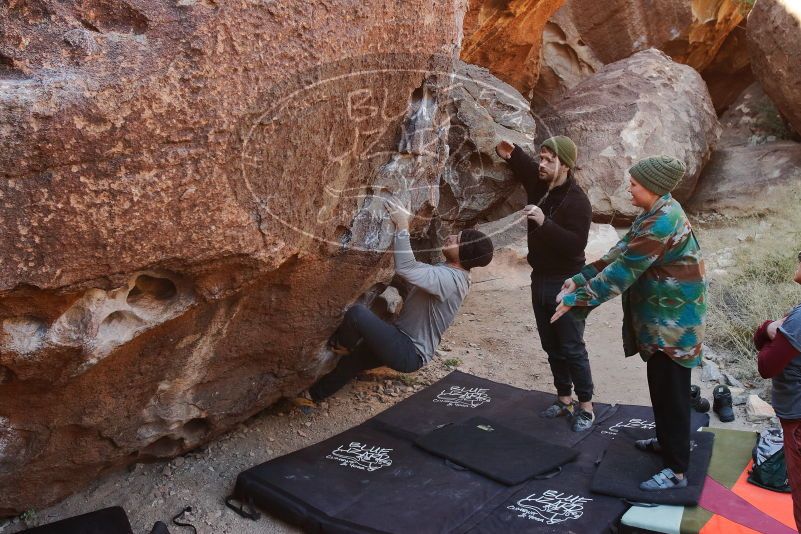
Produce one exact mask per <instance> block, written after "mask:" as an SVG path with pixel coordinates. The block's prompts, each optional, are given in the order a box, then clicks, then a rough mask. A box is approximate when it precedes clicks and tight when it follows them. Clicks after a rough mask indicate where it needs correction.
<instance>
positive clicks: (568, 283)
mask: <svg viewBox="0 0 801 534" xmlns="http://www.w3.org/2000/svg"><path fill="white" fill-rule="evenodd" d="M576 289H578V286H577V285H576V283H575V282H574V281H573V279H572V278H568V279H567V280H565V283H564V284H562V289H560V290H559V294H558V295H556V302H557V303H559V302H562V297H564V296H565V295H567V294H568V293H573V292H574V291H576Z"/></svg>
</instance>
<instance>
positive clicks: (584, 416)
mask: <svg viewBox="0 0 801 534" xmlns="http://www.w3.org/2000/svg"><path fill="white" fill-rule="evenodd" d="M593 421H595V412H590V411H587V410H585V409H583V408H581V407H577V408H576V411H575V413H573V418H572V419H571V421H570V430H572V431H573V432H584V431H585V430H589V429H590V428H592V423H593Z"/></svg>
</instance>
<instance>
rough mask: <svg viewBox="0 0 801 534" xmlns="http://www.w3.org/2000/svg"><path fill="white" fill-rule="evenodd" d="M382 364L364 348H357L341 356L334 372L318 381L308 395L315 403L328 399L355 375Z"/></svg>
mask: <svg viewBox="0 0 801 534" xmlns="http://www.w3.org/2000/svg"><path fill="white" fill-rule="evenodd" d="M382 365H383V364H382V363H381V361H380V360H379V359H378V358H376V357H375V356H374V355H373V354H371V353H370V351H369V350H367V347H365V346H363V345H362V346H359V347H357V348H356V349H355V350H354V351H353V352H352V353H351V354H348V355H346V356H342V357H341V358H340V359H339V362H337V365H336V367H334V370H333V371H331V372H330V373H328V374H327V375H325V376H324V377H322V378H321V379H319V380H318V381H317V382H315V383H314V385H313V386H312V387H310V388H309V395H311V398H312V400H314V401H315V402H320V401H321V400H323V399H325V398H327V397H330V396H331V395H333V394H334V393H336V392H337V391H339V390H340V389H342V387H343V386H344V385H345V384H347V383H348V382H350V381H351V380H353V379H354V378H355V377H356V375H358V374H359V373H361V372H362V371H367V370H368V369H375V368H376V367H381V366H382Z"/></svg>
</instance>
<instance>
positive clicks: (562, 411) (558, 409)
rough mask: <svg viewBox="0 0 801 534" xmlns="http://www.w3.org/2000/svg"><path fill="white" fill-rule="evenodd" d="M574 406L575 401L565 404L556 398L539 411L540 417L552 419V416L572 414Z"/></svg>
mask: <svg viewBox="0 0 801 534" xmlns="http://www.w3.org/2000/svg"><path fill="white" fill-rule="evenodd" d="M575 408H576V403H575V402H571V403H570V404H565V403H564V402H562V401H560V400H559V399H556V400H555V401H554V403H553V404H551V405H550V406H548V408H547V409H545V410H543V411H541V412H540V417H545V418H546V419H553V418H554V417H564V416H566V415H573V411H574V410H575Z"/></svg>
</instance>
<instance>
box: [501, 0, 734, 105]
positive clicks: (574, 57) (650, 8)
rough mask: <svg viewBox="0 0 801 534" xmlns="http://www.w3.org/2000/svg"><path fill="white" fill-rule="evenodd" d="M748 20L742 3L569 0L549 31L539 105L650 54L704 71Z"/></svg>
mask: <svg viewBox="0 0 801 534" xmlns="http://www.w3.org/2000/svg"><path fill="white" fill-rule="evenodd" d="M743 17H744V11H743V6H742V3H741V2H740V1H738V0H696V1H693V2H675V1H673V0H659V1H656V2H648V3H647V4H643V3H642V2H634V1H632V0H611V1H609V2H597V1H595V0H567V1H566V2H565V3H564V5H563V6H562V7H561V8H560V9H559V11H557V12H556V13H555V14H554V15H553V17H551V19H550V20H549V21H548V23H547V24H546V26H545V28H544V30H543V37H542V60H541V66H540V75H539V78H538V80H537V84H536V86H535V87H534V88H533V102H534V104H535V105H536V106H541V105H543V104H547V103H548V102H551V101H553V100H554V99H556V98H558V97H559V96H560V95H561V94H563V93H564V92H565V91H567V90H569V89H570V88H572V87H574V86H575V85H576V84H577V83H578V82H580V81H581V80H582V79H584V78H586V77H587V76H590V75H592V73H594V72H595V71H597V70H598V69H599V68H600V67H601V66H602V65H605V64H609V63H613V62H615V61H619V60H621V59H624V58H627V57H629V56H630V55H632V54H634V53H637V52H640V51H643V50H647V49H649V48H657V49H659V50H662V51H663V52H665V53H666V54H668V55H669V56H671V57H672V58H673V60H674V61H677V62H679V63H684V64H687V65H690V66H691V67H693V68H695V69H696V70H698V71H699V72H700V71H703V70H704V69H706V68H707V67H708V66H709V65H711V64H712V63H713V61H714V59H715V58H716V56H717V54H718V51H719V50H720V49H721V47H722V46H723V44H724V42H725V41H726V39H727V36H728V35H729V34H730V32H731V31H732V30H734V29H735V28H736V27H737V25H738V24H739V23H740V22H741V21H742V19H743ZM501 77H502V78H503V76H501ZM520 89H521V91H523V92H524V93H525V92H526V90H527V89H528V88H526V87H521V88H520Z"/></svg>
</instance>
